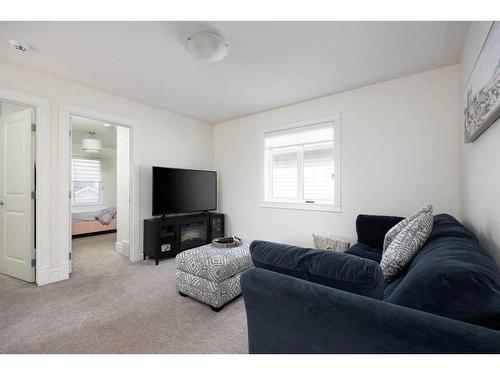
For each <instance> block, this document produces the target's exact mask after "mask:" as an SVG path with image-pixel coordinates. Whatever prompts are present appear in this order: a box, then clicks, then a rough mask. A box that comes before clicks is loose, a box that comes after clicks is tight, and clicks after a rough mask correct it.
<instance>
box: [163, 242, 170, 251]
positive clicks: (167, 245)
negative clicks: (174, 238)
mask: <svg viewBox="0 0 500 375" xmlns="http://www.w3.org/2000/svg"><path fill="white" fill-rule="evenodd" d="M167 251H170V244H169V243H166V244H163V245H161V252H162V253H165V252H167Z"/></svg>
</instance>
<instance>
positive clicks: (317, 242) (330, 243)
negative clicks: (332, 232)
mask: <svg viewBox="0 0 500 375" xmlns="http://www.w3.org/2000/svg"><path fill="white" fill-rule="evenodd" d="M313 241H314V247H315V248H316V249H320V250H329V251H337V252H344V251H346V250H347V249H348V248H349V247H350V243H349V241H346V240H343V239H340V238H336V237H333V236H321V235H319V234H314V233H313Z"/></svg>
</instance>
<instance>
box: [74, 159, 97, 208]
mask: <svg viewBox="0 0 500 375" xmlns="http://www.w3.org/2000/svg"><path fill="white" fill-rule="evenodd" d="M71 174H72V190H73V193H72V194H71V196H72V200H73V205H92V204H101V203H102V162H101V160H100V159H93V158H85V157H73V158H72V160H71Z"/></svg>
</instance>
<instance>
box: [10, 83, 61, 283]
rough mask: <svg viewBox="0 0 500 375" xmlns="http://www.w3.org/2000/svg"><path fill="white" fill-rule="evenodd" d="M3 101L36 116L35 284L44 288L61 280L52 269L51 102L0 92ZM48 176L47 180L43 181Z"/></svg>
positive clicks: (25, 95) (17, 93)
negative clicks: (34, 113) (24, 107)
mask: <svg viewBox="0 0 500 375" xmlns="http://www.w3.org/2000/svg"><path fill="white" fill-rule="evenodd" d="M0 100H1V101H4V102H7V103H12V104H18V105H22V106H27V107H31V108H34V109H35V112H36V121H35V122H36V137H35V139H36V152H35V162H36V173H37V176H38V178H37V180H36V195H35V200H36V213H35V230H36V251H35V258H36V265H35V282H36V284H37V285H45V284H48V283H51V282H53V281H58V280H60V278H59V277H60V274H59V272H58V271H59V270H58V267H51V266H50V258H51V249H52V248H53V247H52V246H51V243H50V233H51V225H50V223H51V211H50V209H51V207H50V191H51V187H50V185H51V178H50V177H51V166H50V148H51V147H50V133H51V132H50V101H49V100H47V99H43V98H39V97H36V96H32V95H28V94H24V93H20V92H16V91H11V90H5V89H2V88H0ZM41 176H46V178H40V177H41Z"/></svg>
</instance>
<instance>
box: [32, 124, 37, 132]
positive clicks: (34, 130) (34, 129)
mask: <svg viewBox="0 0 500 375" xmlns="http://www.w3.org/2000/svg"><path fill="white" fill-rule="evenodd" d="M31 131H32V132H36V124H35V123H33V124H31Z"/></svg>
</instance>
